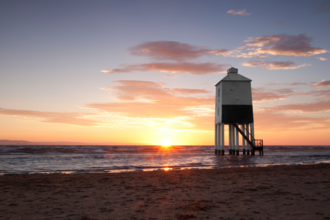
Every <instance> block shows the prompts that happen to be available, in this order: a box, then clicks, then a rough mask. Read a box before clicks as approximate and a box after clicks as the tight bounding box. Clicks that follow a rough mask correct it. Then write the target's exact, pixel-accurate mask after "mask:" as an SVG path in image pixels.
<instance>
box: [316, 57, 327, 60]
mask: <svg viewBox="0 0 330 220" xmlns="http://www.w3.org/2000/svg"><path fill="white" fill-rule="evenodd" d="M316 58H317V59H319V60H321V61H326V60H328V59H327V58H324V57H316Z"/></svg>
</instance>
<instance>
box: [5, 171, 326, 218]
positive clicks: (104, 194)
mask: <svg viewBox="0 0 330 220" xmlns="http://www.w3.org/2000/svg"><path fill="white" fill-rule="evenodd" d="M0 192H1V197H0V219H73V220H92V219H98V220H101V219H330V165H306V166H277V167H268V168H228V169H213V170H177V171H167V172H166V171H153V172H131V173H112V174H70V175H63V174H61V175H60V174H51V175H17V176H1V177H0Z"/></svg>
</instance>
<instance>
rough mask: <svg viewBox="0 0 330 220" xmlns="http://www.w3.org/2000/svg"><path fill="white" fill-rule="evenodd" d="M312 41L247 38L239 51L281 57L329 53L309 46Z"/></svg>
mask: <svg viewBox="0 0 330 220" xmlns="http://www.w3.org/2000/svg"><path fill="white" fill-rule="evenodd" d="M311 43H312V39H311V38H310V37H307V36H306V35H304V34H300V35H287V34H281V35H271V36H260V37H254V38H249V39H248V40H247V43H246V44H245V45H243V46H241V47H240V48H239V49H247V50H250V51H253V52H252V54H269V55H275V56H277V55H283V56H295V57H298V56H312V55H316V54H322V53H326V52H329V51H327V50H326V49H322V48H320V47H312V46H311Z"/></svg>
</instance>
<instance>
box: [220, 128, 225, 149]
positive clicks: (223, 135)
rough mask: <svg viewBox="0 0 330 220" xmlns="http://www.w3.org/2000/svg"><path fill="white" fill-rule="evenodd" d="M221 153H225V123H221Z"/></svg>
mask: <svg viewBox="0 0 330 220" xmlns="http://www.w3.org/2000/svg"><path fill="white" fill-rule="evenodd" d="M220 126H221V155H225V124H224V123H221V125H220Z"/></svg>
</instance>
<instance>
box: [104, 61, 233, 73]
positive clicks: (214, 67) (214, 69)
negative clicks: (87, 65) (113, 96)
mask: <svg viewBox="0 0 330 220" xmlns="http://www.w3.org/2000/svg"><path fill="white" fill-rule="evenodd" d="M226 67H227V65H223V64H215V63H190V62H178V63H148V64H138V65H126V66H124V67H123V68H121V69H118V68H117V69H108V70H102V71H101V72H103V73H131V72H135V71H159V72H166V73H190V74H197V75H204V74H217V73H225V72H226Z"/></svg>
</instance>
